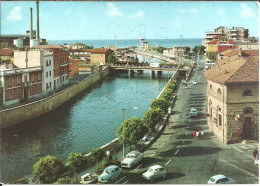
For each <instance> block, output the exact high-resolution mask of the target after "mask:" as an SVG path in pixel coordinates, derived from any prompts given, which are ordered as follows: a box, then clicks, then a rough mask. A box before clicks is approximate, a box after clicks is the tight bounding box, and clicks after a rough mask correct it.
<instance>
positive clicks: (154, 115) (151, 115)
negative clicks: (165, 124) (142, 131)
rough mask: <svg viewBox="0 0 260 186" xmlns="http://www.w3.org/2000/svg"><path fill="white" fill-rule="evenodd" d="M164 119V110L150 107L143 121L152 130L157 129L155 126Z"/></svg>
mask: <svg viewBox="0 0 260 186" xmlns="http://www.w3.org/2000/svg"><path fill="white" fill-rule="evenodd" d="M162 119H163V111H162V110H161V109H160V108H156V109H149V110H148V111H146V113H145V114H144V115H143V122H144V124H145V125H146V126H147V127H148V129H149V130H150V131H152V132H154V131H155V126H156V125H157V124H158V123H159V122H160V121H161V120H162Z"/></svg>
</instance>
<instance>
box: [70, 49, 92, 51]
mask: <svg viewBox="0 0 260 186" xmlns="http://www.w3.org/2000/svg"><path fill="white" fill-rule="evenodd" d="M90 50H91V49H70V52H90Z"/></svg>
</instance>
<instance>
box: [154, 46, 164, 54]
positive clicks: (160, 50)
mask: <svg viewBox="0 0 260 186" xmlns="http://www.w3.org/2000/svg"><path fill="white" fill-rule="evenodd" d="M165 49H166V48H164V47H161V46H159V47H156V48H154V50H155V51H157V52H159V53H161V54H162V53H163V50H165Z"/></svg>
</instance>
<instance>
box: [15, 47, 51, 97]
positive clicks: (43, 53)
mask: <svg viewBox="0 0 260 186" xmlns="http://www.w3.org/2000/svg"><path fill="white" fill-rule="evenodd" d="M26 56H27V62H26ZM53 63H54V55H53V52H52V51H51V50H38V49H36V50H30V51H14V65H15V66H17V67H19V68H30V67H37V66H41V67H42V95H48V94H50V93H52V92H53V91H54V85H53V80H54V73H53V72H54V64H53Z"/></svg>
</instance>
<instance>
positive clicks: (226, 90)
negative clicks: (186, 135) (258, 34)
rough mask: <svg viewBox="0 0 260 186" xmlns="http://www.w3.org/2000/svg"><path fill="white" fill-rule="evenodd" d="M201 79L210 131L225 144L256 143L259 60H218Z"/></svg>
mask: <svg viewBox="0 0 260 186" xmlns="http://www.w3.org/2000/svg"><path fill="white" fill-rule="evenodd" d="M204 76H205V77H206V79H207V89H206V92H207V113H208V118H207V123H208V127H209V129H210V131H212V132H213V133H214V134H215V136H216V137H217V138H218V139H219V140H220V141H222V142H223V143H225V144H229V143H234V142H239V141H241V140H258V137H259V134H258V130H259V56H247V57H242V56H240V55H233V56H231V57H227V58H225V59H221V61H218V64H217V65H215V66H213V67H212V68H211V69H209V70H207V71H205V72H204Z"/></svg>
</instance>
